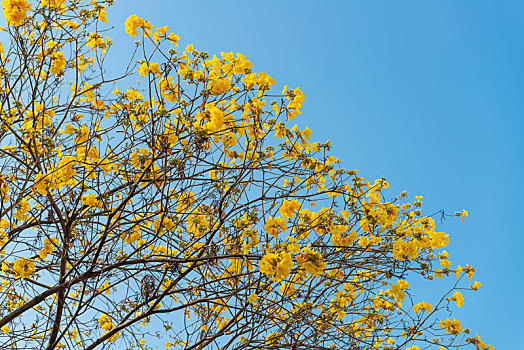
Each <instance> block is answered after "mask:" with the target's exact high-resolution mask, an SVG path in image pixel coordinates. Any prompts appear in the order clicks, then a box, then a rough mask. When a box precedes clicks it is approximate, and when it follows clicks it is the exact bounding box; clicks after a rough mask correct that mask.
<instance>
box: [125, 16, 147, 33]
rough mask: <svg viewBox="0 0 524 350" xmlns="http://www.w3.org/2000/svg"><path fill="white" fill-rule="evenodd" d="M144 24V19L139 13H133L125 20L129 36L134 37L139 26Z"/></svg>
mask: <svg viewBox="0 0 524 350" xmlns="http://www.w3.org/2000/svg"><path fill="white" fill-rule="evenodd" d="M143 25H144V19H143V18H140V17H138V16H137V15H131V16H129V17H128V18H127V20H126V22H125V27H126V33H127V34H129V36H131V37H133V36H136V35H137V34H138V31H137V28H140V27H142V26H143Z"/></svg>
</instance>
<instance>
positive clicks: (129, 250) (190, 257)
mask: <svg viewBox="0 0 524 350" xmlns="http://www.w3.org/2000/svg"><path fill="white" fill-rule="evenodd" d="M112 2H113V1H110V0H106V1H95V0H93V1H90V2H87V1H79V0H69V1H66V0H45V1H44V0H42V1H41V2H38V1H35V2H33V3H32V4H30V3H29V2H28V1H26V0H3V1H2V6H3V11H4V16H5V18H6V20H7V26H6V27H5V28H4V31H5V32H6V33H7V35H8V36H9V38H10V42H9V43H4V46H3V47H1V48H0V49H1V50H0V51H1V54H2V55H1V57H0V66H1V67H0V78H1V86H0V88H1V95H0V102H1V116H0V143H1V144H0V146H1V148H0V167H1V174H0V196H1V204H0V205H1V207H0V215H1V216H0V228H1V231H0V246H1V248H0V256H1V259H2V268H1V280H2V281H1V284H0V306H1V308H0V329H1V331H0V348H2V349H95V348H106V349H146V348H148V346H151V345H155V344H156V345H158V344H160V342H161V344H162V346H163V344H165V346H166V347H167V348H174V349H217V348H220V349H255V348H264V349H285V348H288V349H305V348H306V347H307V348H311V349H328V348H329V349H331V348H343V349H405V348H409V349H412V350H413V349H425V348H432V349H454V348H457V347H461V346H468V345H469V346H470V347H472V348H475V347H476V348H481V349H485V348H488V347H489V348H492V347H491V346H487V345H485V344H484V343H483V342H482V340H480V338H479V337H478V336H472V335H470V334H469V333H470V331H469V330H468V329H464V328H463V327H462V326H461V324H460V322H459V321H458V320H456V319H455V318H451V319H450V318H449V317H450V315H449V311H450V310H451V309H453V308H454V307H455V305H456V306H458V307H461V306H462V303H463V296H462V294H461V292H460V291H459V290H460V289H468V288H470V289H474V290H476V289H477V288H478V287H479V286H480V283H478V282H474V283H473V282H468V280H469V281H471V278H472V277H473V273H474V269H473V268H472V267H471V266H465V267H460V266H456V267H453V266H452V263H451V261H450V260H449V258H448V254H447V253H446V252H445V251H442V248H444V247H445V246H446V245H447V244H448V235H447V234H445V233H443V232H437V231H435V224H434V221H433V219H432V218H431V217H427V216H424V215H423V214H422V212H421V210H420V207H421V197H417V198H416V200H415V201H414V202H412V203H410V202H408V200H407V197H406V195H405V193H402V194H400V195H399V196H398V197H395V198H392V199H391V200H388V199H386V194H385V190H386V189H387V187H388V183H387V182H386V181H385V180H384V179H379V180H377V181H374V182H369V181H367V180H365V179H364V178H362V177H360V176H358V175H357V172H356V171H354V170H344V169H342V168H341V167H340V166H339V161H338V159H336V158H335V157H334V156H333V155H331V154H330V144H329V142H325V143H320V142H312V141H310V133H311V131H310V130H309V129H308V128H306V129H304V130H300V129H299V128H298V127H297V126H296V125H295V126H290V120H292V119H294V118H296V117H298V116H299V115H300V108H301V106H302V103H303V102H304V95H303V94H302V92H301V91H300V89H299V88H295V89H289V88H287V87H284V89H283V91H282V92H281V93H280V92H275V91H273V90H272V87H273V85H275V80H274V79H273V78H271V77H270V76H269V75H267V74H266V73H263V72H259V73H255V72H254V71H253V65H252V63H251V62H250V61H249V60H248V59H247V58H246V57H244V56H243V55H241V54H236V55H234V54H233V53H221V55H220V57H216V56H213V57H211V56H210V55H208V54H207V53H205V52H202V51H199V50H196V49H195V48H194V47H193V46H192V45H189V46H187V47H186V48H185V49H183V50H182V49H179V48H178V40H179V37H178V35H175V34H174V33H171V32H168V27H159V28H154V26H153V25H152V24H151V23H150V22H149V21H147V20H143V19H142V18H139V17H138V16H136V15H132V16H130V17H129V18H128V19H127V21H126V22H125V30H126V32H127V33H128V34H129V36H131V37H133V38H135V39H136V40H137V41H135V43H134V44H132V45H135V51H134V53H133V55H132V57H130V58H129V62H128V63H126V64H125V65H122V68H121V71H119V72H106V70H105V68H104V62H105V58H106V57H107V55H108V54H109V52H110V51H109V49H110V47H111V45H112V40H111V39H110V38H109V37H108V36H106V31H107V29H106V28H107V27H108V25H106V24H104V23H106V22H107V18H106V9H107V7H108V6H110V5H112ZM137 78H138V79H139V84H138V85H137V84H136V79H137ZM133 84H134V85H133ZM456 216H459V217H462V218H463V217H464V216H467V212H465V211H464V212H462V213H456ZM437 266H438V267H437ZM416 275H419V276H422V277H424V278H426V279H428V280H433V279H434V278H435V277H437V278H443V277H448V276H450V275H451V276H453V278H454V276H456V277H457V278H458V279H457V280H456V281H454V282H453V283H452V284H451V287H450V289H449V292H448V293H446V294H445V295H443V296H442V298H441V299H439V300H433V301H432V302H431V303H429V302H428V301H423V300H413V298H410V297H408V296H410V287H409V282H408V278H409V277H410V276H416ZM468 285H469V287H468ZM155 339H160V340H155Z"/></svg>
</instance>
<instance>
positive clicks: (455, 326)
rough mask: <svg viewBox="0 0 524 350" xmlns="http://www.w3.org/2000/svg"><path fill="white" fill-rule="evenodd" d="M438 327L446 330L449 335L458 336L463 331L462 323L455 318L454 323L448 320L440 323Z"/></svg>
mask: <svg viewBox="0 0 524 350" xmlns="http://www.w3.org/2000/svg"><path fill="white" fill-rule="evenodd" d="M438 325H439V327H440V328H446V332H448V333H449V334H454V335H457V334H459V333H460V332H461V331H462V327H461V325H460V322H459V321H458V320H457V319H455V318H453V321H451V320H450V319H449V318H448V319H447V320H444V321H440V322H439V324H438Z"/></svg>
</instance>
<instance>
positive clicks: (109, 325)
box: [98, 314, 119, 341]
mask: <svg viewBox="0 0 524 350" xmlns="http://www.w3.org/2000/svg"><path fill="white" fill-rule="evenodd" d="M98 324H99V325H100V328H102V329H103V330H104V331H105V332H104V334H106V333H107V331H110V330H112V329H113V328H115V325H114V324H113V319H112V318H111V316H108V315H106V314H102V316H100V318H99V319H98ZM118 336H119V332H116V333H115V334H113V335H112V336H111V337H110V338H109V339H108V341H115V340H116V339H117V338H118Z"/></svg>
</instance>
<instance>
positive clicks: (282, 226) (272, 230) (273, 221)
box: [264, 216, 287, 237]
mask: <svg viewBox="0 0 524 350" xmlns="http://www.w3.org/2000/svg"><path fill="white" fill-rule="evenodd" d="M264 229H265V230H266V232H267V233H269V234H270V235H272V236H273V237H277V236H278V234H279V233H281V232H284V231H285V230H286V229H287V224H286V220H284V219H283V218H279V217H275V218H273V217H271V216H270V217H269V219H267V220H266V224H265V225H264Z"/></svg>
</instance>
